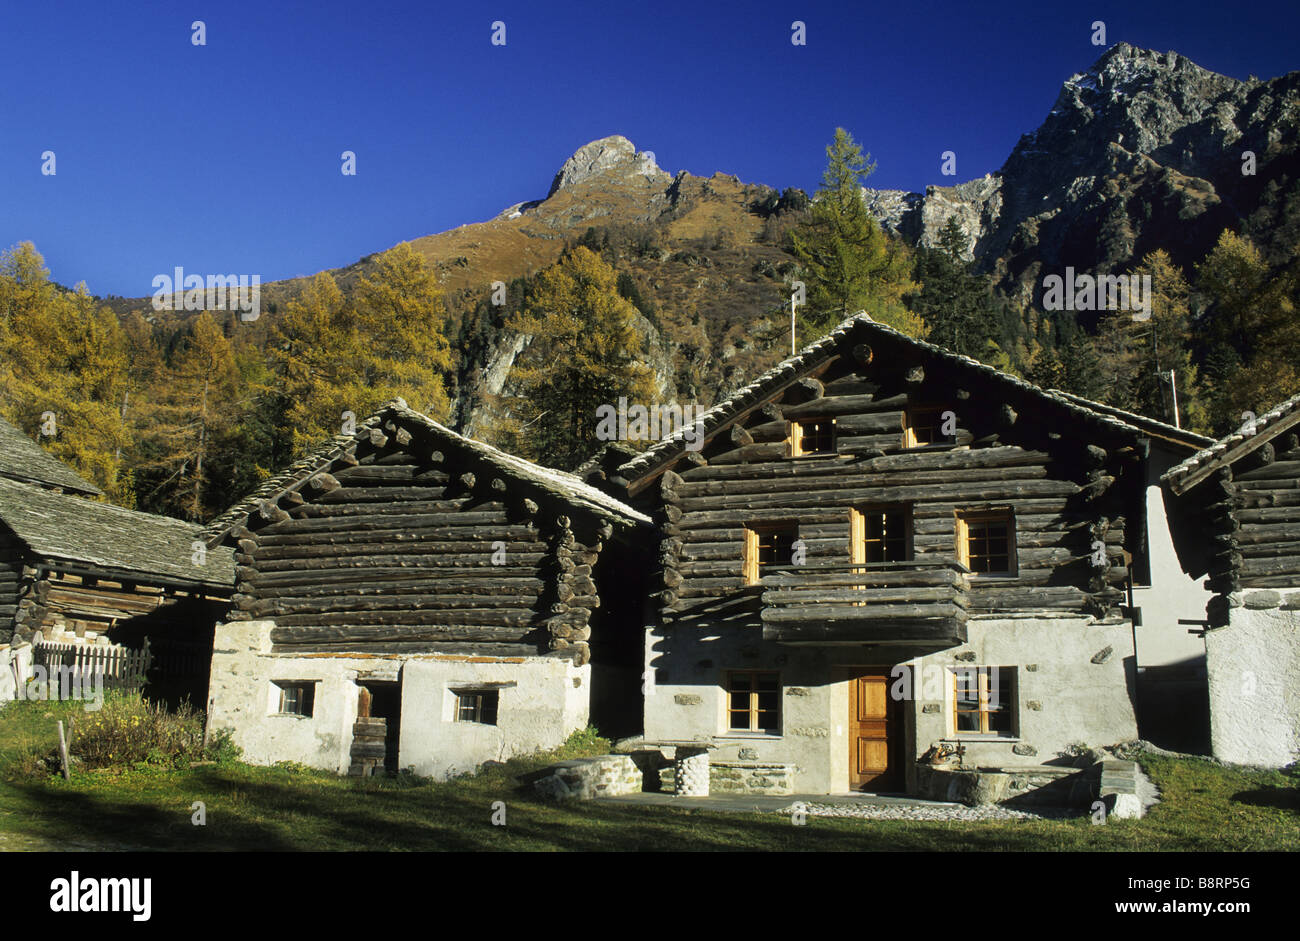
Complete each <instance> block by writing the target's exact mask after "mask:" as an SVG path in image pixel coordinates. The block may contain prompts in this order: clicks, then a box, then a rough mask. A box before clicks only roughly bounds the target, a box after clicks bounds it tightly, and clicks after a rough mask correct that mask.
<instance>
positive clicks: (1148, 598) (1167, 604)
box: [1133, 442, 1213, 667]
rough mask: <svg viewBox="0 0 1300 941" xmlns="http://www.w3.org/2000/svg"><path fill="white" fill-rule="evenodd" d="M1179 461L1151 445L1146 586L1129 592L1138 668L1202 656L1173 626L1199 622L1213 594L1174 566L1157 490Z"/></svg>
mask: <svg viewBox="0 0 1300 941" xmlns="http://www.w3.org/2000/svg"><path fill="white" fill-rule="evenodd" d="M1182 456H1183V455H1181V454H1173V453H1170V452H1166V451H1164V450H1162V449H1161V448H1160V447H1159V445H1158V444H1156V443H1155V442H1153V443H1152V447H1151V457H1150V460H1149V461H1148V462H1147V486H1146V511H1147V549H1148V552H1149V553H1150V559H1151V583H1150V584H1149V585H1135V586H1134V587H1133V603H1134V604H1135V605H1136V606H1137V607H1139V608H1141V609H1142V625H1141V626H1140V627H1139V628H1138V629H1137V658H1138V666H1139V667H1149V666H1150V667H1155V666H1169V665H1171V664H1176V663H1187V662H1189V661H1194V660H1198V659H1200V658H1202V657H1204V656H1205V642H1204V641H1203V640H1202V639H1201V638H1200V636H1198V635H1195V634H1189V633H1188V629H1189V627H1190V625H1187V624H1179V623H1178V621H1179V620H1180V619H1183V620H1190V621H1203V620H1205V606H1206V604H1208V603H1209V600H1210V598H1211V597H1213V593H1212V592H1209V591H1207V590H1206V589H1205V588H1204V585H1203V580H1202V579H1198V578H1192V577H1191V576H1189V575H1188V574H1187V573H1186V572H1184V571H1183V569H1182V566H1181V565H1179V563H1178V556H1177V554H1176V553H1175V552H1174V540H1173V536H1172V535H1171V534H1170V532H1169V518H1168V514H1167V513H1166V512H1165V489H1164V487H1162V486H1161V485H1160V475H1161V474H1163V473H1165V471H1167V470H1169V468H1170V467H1172V466H1174V465H1175V464H1177V463H1178V462H1179V460H1180V459H1181V458H1182Z"/></svg>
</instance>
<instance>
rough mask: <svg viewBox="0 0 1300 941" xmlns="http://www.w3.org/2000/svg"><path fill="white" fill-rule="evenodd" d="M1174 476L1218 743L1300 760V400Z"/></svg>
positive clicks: (1230, 752)
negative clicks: (1196, 585)
mask: <svg viewBox="0 0 1300 941" xmlns="http://www.w3.org/2000/svg"><path fill="white" fill-rule="evenodd" d="M1244 417H1246V418H1247V421H1246V422H1245V423H1244V424H1243V425H1242V426H1241V427H1240V428H1239V429H1238V430H1237V431H1235V432H1234V433H1232V434H1230V435H1228V436H1226V437H1224V438H1222V439H1220V440H1219V441H1216V442H1214V443H1213V444H1212V445H1210V446H1209V447H1207V448H1205V449H1203V450H1201V451H1198V452H1197V453H1196V454H1194V455H1192V456H1191V457H1189V458H1188V459H1187V460H1185V461H1183V462H1182V463H1180V464H1178V465H1177V466H1175V467H1173V468H1171V469H1170V470H1169V471H1168V472H1167V473H1166V474H1165V475H1164V477H1163V480H1164V483H1165V486H1166V487H1167V488H1168V492H1169V498H1170V503H1171V506H1172V507H1173V512H1172V513H1171V521H1172V524H1173V530H1174V533H1175V537H1176V540H1177V545H1178V550H1179V559H1180V560H1181V562H1182V563H1183V565H1184V567H1185V569H1186V571H1187V572H1188V573H1190V574H1191V575H1193V576H1196V577H1204V578H1205V580H1206V585H1207V587H1208V588H1209V589H1210V590H1211V591H1212V592H1213V596H1212V597H1211V598H1210V599H1209V602H1208V604H1207V606H1206V610H1205V614H1204V623H1203V625H1202V627H1203V630H1202V631H1200V632H1198V633H1203V635H1204V642H1205V651H1206V666H1207V671H1208V694H1209V704H1210V732H1211V747H1212V751H1213V754H1214V755H1215V757H1217V758H1220V759H1222V760H1224V761H1230V762H1234V763H1237V764H1249V765H1264V766H1270V767H1284V766H1286V765H1289V764H1292V763H1294V762H1295V761H1297V760H1300V395H1297V396H1293V397H1292V398H1289V399H1287V400H1286V401H1285V402H1283V403H1282V404H1281V405H1278V406H1277V407H1276V408H1273V409H1272V410H1270V411H1268V412H1266V413H1264V414H1263V415H1260V416H1258V417H1254V416H1251V415H1249V414H1248V415H1246V416H1244Z"/></svg>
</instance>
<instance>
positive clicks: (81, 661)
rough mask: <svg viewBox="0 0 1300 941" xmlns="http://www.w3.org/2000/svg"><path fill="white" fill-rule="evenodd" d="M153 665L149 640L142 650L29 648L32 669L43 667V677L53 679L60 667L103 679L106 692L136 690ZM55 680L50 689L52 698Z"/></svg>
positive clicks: (87, 646) (42, 645)
mask: <svg viewBox="0 0 1300 941" xmlns="http://www.w3.org/2000/svg"><path fill="white" fill-rule="evenodd" d="M152 664H153V654H152V653H151V652H150V650H149V640H148V638H145V642H144V647H143V648H142V649H140V650H133V649H132V648H130V647H119V646H117V645H112V646H103V645H97V644H60V643H54V642H50V641H42V642H41V643H38V644H36V645H35V646H34V647H33V648H32V666H33V667H37V666H42V667H45V671H46V675H47V676H50V677H53V676H56V675H57V674H56V673H55V671H56V670H58V669H59V668H60V667H63V668H65V669H70V670H72V671H73V675H76V676H83V677H84V676H94V675H100V676H103V678H104V679H103V685H104V687H105V688H107V689H136V688H138V687H139V686H141V685H143V683H144V679H145V674H146V673H147V672H148V671H149V667H150V666H151V665H152ZM57 685H58V684H57V681H56V682H55V683H52V684H51V686H50V690H51V695H52V696H53V695H54V689H55V687H56V686H57Z"/></svg>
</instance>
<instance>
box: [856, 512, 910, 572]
mask: <svg viewBox="0 0 1300 941" xmlns="http://www.w3.org/2000/svg"><path fill="white" fill-rule="evenodd" d="M849 520H850V534H851V537H852V561H853V562H857V563H861V562H909V561H911V558H912V513H911V509H910V508H909V507H906V506H900V507H868V508H866V509H862V510H857V509H853V510H850V511H849Z"/></svg>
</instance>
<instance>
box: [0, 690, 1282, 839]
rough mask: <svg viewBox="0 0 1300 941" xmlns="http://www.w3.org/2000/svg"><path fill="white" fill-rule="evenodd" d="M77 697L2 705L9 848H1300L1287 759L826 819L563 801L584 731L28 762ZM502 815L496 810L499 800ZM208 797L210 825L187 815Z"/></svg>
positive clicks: (0, 789) (0, 825)
mask: <svg viewBox="0 0 1300 941" xmlns="http://www.w3.org/2000/svg"><path fill="white" fill-rule="evenodd" d="M76 705H77V704H69V705H68V706H65V705H63V704H59V703H10V704H9V705H8V706H6V707H5V708H4V709H3V710H2V711H0V850H5V849H9V850H15V849H51V850H53V849H159V850H396V849H402V850H624V851H627V850H724V849H726V850H852V851H863V850H943V851H947V852H951V851H954V850H1150V851H1187V850H1297V849H1300V792H1298V791H1297V788H1296V782H1295V780H1294V779H1288V777H1287V776H1286V775H1284V774H1282V773H1280V772H1267V771H1248V770H1243V769H1235V768H1223V767H1219V766H1217V765H1214V764H1211V763H1210V762H1206V761H1198V760H1178V759H1170V758H1156V757H1152V758H1149V759H1146V760H1144V762H1143V764H1144V766H1145V767H1146V768H1147V770H1148V772H1149V773H1150V774H1151V776H1152V777H1153V778H1154V779H1155V781H1156V783H1157V784H1158V785H1159V786H1160V788H1161V790H1162V792H1163V795H1164V802H1163V803H1162V804H1160V805H1159V806H1157V807H1156V808H1154V810H1153V811H1152V812H1151V813H1150V815H1149V816H1148V817H1147V818H1146V819H1144V820H1140V821H1112V822H1110V823H1107V824H1106V825H1104V826H1094V825H1091V824H1090V823H1089V822H1088V820H1087V819H1086V818H1083V819H1079V820H1072V821H1043V822H1033V823H1017V822H986V823H961V824H947V823H912V822H907V821H876V822H869V821H862V820H825V819H822V820H819V819H816V818H812V819H810V820H809V822H808V824H807V825H806V826H794V825H792V824H791V822H790V821H789V820H788V819H787V818H784V817H778V816H775V815H759V814H714V813H704V812H699V811H689V810H680V811H678V810H663V809H655V808H640V807H626V806H610V805H606V804H602V803H600V802H594V803H584V804H578V805H569V806H555V805H552V804H547V803H544V802H540V801H537V800H535V799H533V797H532V795H531V794H529V793H528V792H527V791H526V790H524V789H521V788H520V787H519V785H518V783H517V782H516V781H515V776H516V775H518V774H520V773H523V772H526V771H529V770H533V769H535V768H539V767H542V766H544V765H545V764H546V763H548V762H549V761H553V760H555V759H556V758H557V757H561V758H562V757H576V756H578V755H581V754H599V753H601V752H602V750H603V748H604V747H605V745H606V743H603V742H599V741H596V742H586V743H582V744H577V745H574V746H571V747H568V748H566V749H562V750H561V752H560V753H558V754H551V755H547V756H537V757H533V758H528V759H517V760H515V761H512V762H510V763H509V764H508V765H506V766H505V767H500V768H493V769H490V770H488V771H486V772H484V773H482V774H479V775H477V776H474V777H472V778H466V779H462V780H460V781H455V782H450V783H445V784H437V783H431V782H427V781H422V780H418V779H409V778H399V779H393V780H374V779H372V780H366V781H362V780H355V779H354V780H349V779H346V778H337V777H334V776H333V775H328V774H322V773H319V772H315V771H307V770H302V769H295V768H290V767H278V768H254V767H251V766H248V765H243V764H231V765H229V766H225V767H217V766H203V767H195V768H190V769H188V770H182V771H171V770H167V771H158V770H130V771H121V772H115V771H114V772H89V773H81V774H74V775H73V779H72V781H71V782H64V781H63V780H62V779H61V778H58V777H48V776H42V775H36V776H33V775H30V774H23V773H21V771H20V766H21V765H22V764H23V760H22V759H23V756H24V755H27V754H30V752H31V751H32V750H33V749H41V750H46V749H51V748H52V747H53V746H54V745H55V743H57V740H58V734H57V731H56V729H55V725H54V723H55V721H56V719H58V718H61V717H63V716H65V715H68V714H73V715H75V714H76V713H75V712H74V711H73V710H74V709H75V707H76ZM498 800H500V801H505V803H506V808H507V809H506V826H504V827H498V826H493V825H492V824H491V816H492V804H493V802H494V801H498ZM194 801H203V802H204V803H205V804H206V808H207V825H206V826H204V827H196V826H194V825H193V824H192V823H191V822H190V815H191V810H190V807H191V804H192V803H193V802H194Z"/></svg>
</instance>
